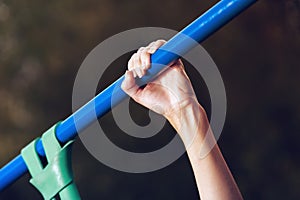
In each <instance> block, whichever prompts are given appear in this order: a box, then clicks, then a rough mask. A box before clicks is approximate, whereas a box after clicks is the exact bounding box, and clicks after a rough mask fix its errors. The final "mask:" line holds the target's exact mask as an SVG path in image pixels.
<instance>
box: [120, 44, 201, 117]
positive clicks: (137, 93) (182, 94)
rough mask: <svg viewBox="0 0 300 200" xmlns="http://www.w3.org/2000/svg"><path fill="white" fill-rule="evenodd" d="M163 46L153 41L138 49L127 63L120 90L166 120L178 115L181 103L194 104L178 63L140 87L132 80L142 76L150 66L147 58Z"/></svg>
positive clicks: (190, 86)
mask: <svg viewBox="0 0 300 200" xmlns="http://www.w3.org/2000/svg"><path fill="white" fill-rule="evenodd" d="M164 43H165V41H164V40H157V41H155V42H152V43H150V44H149V45H148V46H147V47H141V48H140V49H139V50H138V51H137V53H135V54H133V56H132V57H131V59H130V60H129V62H128V71H126V74H125V80H124V81H123V83H122V89H123V90H124V91H125V92H126V93H127V94H128V95H129V96H130V97H131V98H133V99H134V100H135V101H136V102H137V103H139V104H141V105H143V106H145V107H147V108H149V109H150V110H153V111H155V112H157V113H158V114H162V115H163V116H165V117H166V118H167V119H168V118H170V115H174V114H175V115H176V114H178V113H180V108H181V107H182V106H183V104H189V103H190V102H194V101H196V95H195V93H194V90H193V88H192V85H191V82H190V80H189V78H188V76H187V75H186V73H185V71H184V66H183V64H182V62H181V60H180V59H179V60H176V61H175V62H173V63H172V64H171V65H170V66H169V67H168V68H167V69H166V70H165V71H164V72H163V73H161V74H160V75H159V76H158V77H157V78H156V79H155V80H154V81H152V82H150V83H148V84H147V85H146V86H145V87H144V88H140V87H138V86H137V85H136V83H135V78H136V77H139V78H141V77H143V76H144V75H145V74H146V72H147V70H148V69H149V68H150V67H151V62H150V55H151V54H153V53H154V52H155V51H156V50H157V49H158V48H159V47H160V46H162V45H163V44H164Z"/></svg>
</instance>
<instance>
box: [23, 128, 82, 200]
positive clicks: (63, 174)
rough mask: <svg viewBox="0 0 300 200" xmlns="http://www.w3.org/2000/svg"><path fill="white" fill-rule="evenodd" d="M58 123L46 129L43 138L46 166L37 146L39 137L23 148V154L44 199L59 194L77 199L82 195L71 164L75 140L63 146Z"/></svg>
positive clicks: (31, 181) (32, 181)
mask: <svg viewBox="0 0 300 200" xmlns="http://www.w3.org/2000/svg"><path fill="white" fill-rule="evenodd" d="M57 125H58V124H56V125H54V126H53V127H51V128H50V129H49V130H48V131H46V132H45V133H44V134H43V135H42V138H41V140H42V144H43V147H44V150H45V154H46V158H47V162H48V164H47V165H46V166H45V167H44V166H43V165H42V162H41V160H40V157H39V155H38V153H37V151H36V148H35V147H36V143H37V142H38V140H39V138H37V139H35V140H34V141H33V142H31V143H30V144H29V145H27V146H26V147H25V148H23V149H22V151H21V155H22V157H23V159H24V161H25V163H26V165H27V168H28V170H29V173H30V174H31V176H32V178H31V179H30V183H31V184H32V185H34V187H36V188H37V189H38V190H39V192H40V193H41V194H42V195H43V197H44V199H47V200H48V199H54V197H55V196H56V195H57V194H59V196H60V199H62V200H73V199H74V200H77V199H80V196H79V193H78V190H77V188H76V185H75V184H74V182H73V173H72V166H71V150H72V149H71V147H72V143H73V141H70V142H68V143H67V144H65V145H64V146H63V147H61V145H60V143H59V141H58V140H57V138H56V135H55V129H56V127H57Z"/></svg>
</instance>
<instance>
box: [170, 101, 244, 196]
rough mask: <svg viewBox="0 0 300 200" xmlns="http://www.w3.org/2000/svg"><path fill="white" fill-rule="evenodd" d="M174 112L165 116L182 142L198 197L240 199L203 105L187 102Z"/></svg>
mask: <svg viewBox="0 0 300 200" xmlns="http://www.w3.org/2000/svg"><path fill="white" fill-rule="evenodd" d="M175 113H176V114H173V115H170V116H168V117H167V118H168V120H169V121H170V123H171V124H172V125H173V126H174V128H175V129H176V130H177V132H178V133H179V135H180V136H181V138H182V139H183V141H184V144H185V147H186V149H187V153H188V157H189V159H190V162H191V165H192V168H193V171H194V174H195V179H196V183H197V186H198V191H199V194H200V197H201V199H204V200H205V199H209V200H212V199H221V200H226V199H228V200H229V199H230V200H231V199H234V200H238V199H242V196H241V194H240V192H239V189H238V187H237V185H236V183H235V181H234V178H233V176H232V174H231V172H230V170H229V168H228V167H227V164H226V162H225V160H224V158H223V156H222V153H221V151H220V149H219V147H218V145H217V144H216V142H215V139H214V136H213V134H212V131H211V129H210V127H209V122H208V120H207V117H206V113H205V111H204V110H203V108H202V107H201V106H200V105H199V104H198V103H197V102H196V101H195V102H192V103H190V102H189V103H186V104H184V105H183V107H182V108H180V112H175Z"/></svg>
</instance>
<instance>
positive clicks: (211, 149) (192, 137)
mask: <svg viewBox="0 0 300 200" xmlns="http://www.w3.org/2000/svg"><path fill="white" fill-rule="evenodd" d="M164 43H165V41H164V40H157V41H155V42H152V43H150V44H149V45H148V46H147V47H141V48H140V49H139V50H138V51H137V52H136V53H135V54H133V55H132V57H131V59H130V60H129V62H128V70H127V71H126V73H125V79H124V81H123V83H122V89H123V90H124V91H125V92H126V93H127V94H128V95H129V96H130V97H131V98H132V99H134V100H135V101H136V102H137V103H139V104H141V105H143V106H145V107H147V108H149V109H151V110H153V111H155V112H157V113H158V114H161V115H163V116H164V117H165V118H166V119H167V120H168V121H169V122H170V124H171V125H172V126H173V127H174V128H175V130H176V131H177V133H178V134H179V135H180V137H181V139H182V141H183V143H184V145H185V147H186V151H187V154H188V157H189V160H190V163H191V165H192V168H193V172H194V175H195V179H196V183H197V187H198V191H199V195H200V197H201V199H203V200H213V199H216V200H217V199H220V200H227V199H228V200H229V199H230V200H232V199H234V200H239V199H243V198H242V196H241V193H240V191H239V189H238V187H237V185H236V183H235V180H234V178H233V176H232V174H231V172H230V170H229V168H228V166H227V164H226V162H225V160H224V158H223V155H222V153H221V151H220V149H219V147H218V145H217V143H216V141H215V138H214V135H213V133H212V130H211V128H210V125H209V121H208V119H207V115H206V112H205V110H204V109H203V108H202V106H201V105H200V104H199V102H198V100H197V97H196V95H195V92H194V90H193V87H192V84H191V82H190V80H189V78H188V76H187V74H186V73H185V70H184V66H183V63H182V62H181V60H177V61H175V62H174V63H172V64H170V66H169V67H168V69H166V70H165V71H164V72H163V73H161V74H160V75H159V76H158V77H157V78H156V79H155V80H154V81H152V82H150V83H148V84H147V85H146V86H145V87H143V88H139V87H138V86H137V85H136V83H135V78H137V77H139V78H141V77H143V76H144V75H145V74H146V72H147V70H148V69H149V68H150V66H151V65H150V56H151V54H153V53H154V52H155V51H156V50H157V49H158V48H159V47H160V46H162V45H163V44H164Z"/></svg>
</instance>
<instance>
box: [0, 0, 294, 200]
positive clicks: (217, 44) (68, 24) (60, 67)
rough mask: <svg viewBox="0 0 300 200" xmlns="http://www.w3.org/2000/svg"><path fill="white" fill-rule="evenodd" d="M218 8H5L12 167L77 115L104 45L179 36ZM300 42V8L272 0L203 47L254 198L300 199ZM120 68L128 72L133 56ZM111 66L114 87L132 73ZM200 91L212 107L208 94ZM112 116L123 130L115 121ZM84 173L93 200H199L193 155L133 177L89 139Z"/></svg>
mask: <svg viewBox="0 0 300 200" xmlns="http://www.w3.org/2000/svg"><path fill="white" fill-rule="evenodd" d="M216 2H217V1H216V0H214V1H211V0H201V1H200V0H190V1H186V0H163V1H158V0H152V1H137V0H126V1H120V0H85V1H84V0H77V1H71V0H61V1H43V0H23V1H17V0H0V165H1V166H3V165H5V164H6V163H7V162H9V161H10V160H11V159H12V158H14V156H16V155H18V154H19V152H20V150H21V149H22V147H24V146H25V145H26V144H28V143H29V142H30V141H31V140H33V139H34V138H36V137H38V136H40V135H41V133H42V132H43V131H45V130H46V129H47V128H49V127H50V126H51V125H53V124H54V123H55V122H57V121H59V120H63V119H64V118H66V117H67V116H68V115H70V114H71V112H72V109H71V108H72V107H71V106H72V88H73V83H74V80H75V77H76V73H77V70H78V69H79V67H80V65H81V63H82V61H83V60H84V58H85V56H86V55H87V54H88V53H89V52H90V51H91V50H92V49H93V48H94V47H95V46H96V45H97V44H99V43H100V42H101V41H103V40H105V39H106V38H108V37H110V36H112V35H114V34H117V33H119V32H121V31H125V30H128V29H132V28H137V27H149V26H153V27H165V28H171V29H175V30H178V31H179V30H180V29H181V28H183V27H184V26H186V25H187V24H188V23H190V22H191V21H192V20H194V19H195V18H196V17H198V16H199V15H200V14H201V13H203V12H204V11H205V10H206V9H208V8H209V7H210V6H212V5H213V4H214V3H216ZM299 35H300V1H299V0H285V1H277V0H276V1H274V0H273V1H271V0H265V1H259V2H258V3H256V4H255V5H254V6H252V7H251V8H250V9H248V10H247V11H246V12H244V13H242V14H241V15H240V16H239V17H238V18H236V19H234V20H233V21H232V22H231V23H229V24H228V25H226V26H225V27H224V28H222V29H221V30H219V31H218V32H217V33H215V34H214V35H213V36H211V37H210V38H209V39H208V40H207V41H205V42H204V43H203V46H204V48H205V49H206V50H207V51H208V52H209V54H210V55H211V56H212V58H213V59H214V61H215V63H216V64H217V66H218V67H219V70H220V72H221V74H222V77H223V80H224V84H225V87H226V93H227V98H228V104H227V105H228V110H227V118H226V124H225V127H224V130H223V132H222V135H221V138H220V139H219V144H220V147H221V149H222V151H223V153H224V156H225V159H226V160H227V162H228V165H229V167H230V169H231V170H232V173H233V175H234V176H235V179H236V181H237V183H238V185H239V187H240V189H241V192H242V194H243V196H244V197H245V199H273V200H274V199H300V190H299V189H298V187H299V185H300V145H299V142H300V104H299V102H300V89H299V85H300V79H299V75H300V66H299V57H300V36H299ZM166 39H167V38H166ZM127 59H128V58H127ZM119 63H120V65H122V66H125V67H126V58H124V59H123V61H122V60H121V61H120V62H119ZM111 67H114V68H113V69H116V71H117V73H114V70H110V72H107V76H106V77H108V78H107V79H106V80H104V81H102V85H101V86H99V87H100V88H102V89H103V88H105V87H106V86H107V85H109V84H110V83H112V82H113V81H114V80H116V79H117V78H118V77H119V76H120V75H121V74H122V73H123V72H124V71H123V70H124V69H125V68H124V67H120V68H119V66H111ZM191 76H192V80H193V79H194V80H195V81H193V85H195V87H196V88H197V87H198V85H199V84H200V82H197V80H196V79H197V77H196V78H195V77H193V75H191ZM197 94H198V97H199V100H200V102H203V104H204V106H205V107H206V109H207V110H209V97H207V95H206V94H207V93H205V92H203V94H205V95H203V94H202V93H201V92H199V91H198V92H197ZM202 99H203V100H202ZM207 99H208V100H207ZM207 102H208V103H207ZM103 120H104V122H103V121H102V123H105V124H107V127H108V128H107V129H108V132H110V133H107V134H115V133H116V132H117V130H116V129H115V128H114V125H113V123H112V122H111V119H110V117H109V114H108V117H104V119H103ZM164 130H165V132H174V131H172V130H171V129H170V128H166V129H164ZM116 134H117V133H116ZM160 134H168V133H160ZM112 137H114V136H112ZM115 137H117V136H115ZM126 141H127V140H126ZM125 143H126V142H125ZM138 143H139V141H138V140H137V141H135V143H134V144H132V145H133V146H135V145H137V146H139V144H138ZM143 144H144V143H143ZM142 146H144V145H142ZM141 148H142V147H141ZM145 148H148V147H147V145H145ZM73 168H74V176H75V181H76V183H77V186H78V188H79V192H80V193H81V196H82V199H122V200H127V199H128V200H130V199H139V200H147V199H197V198H199V196H198V193H197V189H196V186H195V181H194V178H193V174H192V171H191V167H190V165H189V162H188V159H187V157H186V155H184V156H182V157H181V158H180V159H179V160H177V161H176V162H175V163H173V164H172V165H170V166H168V167H166V168H164V169H161V170H159V171H156V172H151V173H146V174H128V173H124V172H119V171H116V170H113V169H110V168H108V167H106V166H105V165H103V164H101V163H100V162H98V161H97V160H96V159H94V158H93V157H92V156H91V155H90V154H89V153H88V151H87V150H86V149H85V148H84V147H83V145H82V144H81V142H80V141H79V140H77V141H76V143H75V145H74V151H73ZM0 181H1V180H0ZM28 181H29V175H28V174H27V175H25V176H23V177H22V178H21V179H20V180H18V181H17V182H16V183H14V184H13V185H12V186H10V187H9V188H7V189H6V190H4V191H3V192H1V193H0V199H41V196H40V194H39V193H38V192H37V191H36V190H35V189H34V188H33V187H32V186H31V185H30V184H29V182H28Z"/></svg>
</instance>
